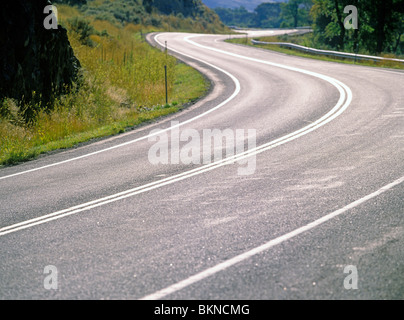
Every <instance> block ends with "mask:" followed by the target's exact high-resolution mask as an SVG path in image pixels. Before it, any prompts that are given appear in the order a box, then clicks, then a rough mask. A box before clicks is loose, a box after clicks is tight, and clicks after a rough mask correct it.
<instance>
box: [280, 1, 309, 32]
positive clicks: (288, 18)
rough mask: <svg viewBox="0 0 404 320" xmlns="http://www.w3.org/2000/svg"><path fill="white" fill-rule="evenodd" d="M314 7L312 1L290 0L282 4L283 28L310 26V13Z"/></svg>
mask: <svg viewBox="0 0 404 320" xmlns="http://www.w3.org/2000/svg"><path fill="white" fill-rule="evenodd" d="M312 5H313V3H312V0H289V1H288V2H287V3H281V16H282V18H283V20H284V23H283V26H284V27H293V28H297V27H299V26H301V25H304V24H306V25H307V24H310V21H309V11H310V8H311V7H312ZM300 22H301V23H300Z"/></svg>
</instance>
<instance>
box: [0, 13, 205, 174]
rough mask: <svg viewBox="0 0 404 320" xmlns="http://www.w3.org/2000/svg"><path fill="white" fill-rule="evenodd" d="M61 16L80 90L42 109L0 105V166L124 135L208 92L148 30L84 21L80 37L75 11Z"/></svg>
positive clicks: (199, 77) (8, 102) (11, 102)
mask: <svg viewBox="0 0 404 320" xmlns="http://www.w3.org/2000/svg"><path fill="white" fill-rule="evenodd" d="M60 12H61V14H62V16H63V13H64V12H65V13H66V15H65V16H63V21H67V22H66V24H67V29H68V30H69V40H70V43H71V45H72V47H73V49H74V52H75V54H76V56H77V57H78V58H79V60H80V63H81V65H82V67H83V68H82V74H81V80H80V85H77V86H74V87H73V88H72V89H71V90H70V91H69V92H68V93H67V94H65V95H63V96H61V97H59V98H58V99H57V100H55V101H53V102H52V104H51V105H47V106H41V105H21V103H19V102H18V101H15V100H13V99H5V100H4V101H2V102H1V105H0V111H1V112H0V114H1V117H0V166H5V165H14V164H17V163H21V162H24V161H28V160H31V159H34V158H36V157H37V156H38V155H40V154H43V153H47V152H50V151H54V150H58V149H66V148H72V147H74V146H76V145H78V144H80V143H82V142H87V141H89V140H91V139H97V138H102V137H107V136H111V135H116V134H119V133H123V132H125V131H127V130H129V129H132V128H134V127H136V126H138V125H140V124H142V123H144V122H147V121H150V120H153V119H156V118H159V117H162V116H166V115H168V114H172V113H174V112H177V111H178V110H180V109H181V108H182V107H183V106H184V105H186V104H188V103H189V102H192V101H195V100H196V99H198V98H200V97H201V96H203V95H204V94H205V93H206V92H207V90H208V89H209V86H210V84H209V82H208V81H207V80H206V79H205V77H204V76H203V75H202V74H200V73H199V72H198V71H196V70H194V69H193V68H191V67H189V66H187V65H185V64H183V63H181V62H179V61H177V60H176V59H175V58H174V57H171V56H169V55H166V54H165V53H164V52H162V51H160V50H158V49H155V48H153V47H151V46H150V45H149V44H147V43H146V42H145V40H144V38H143V35H144V33H146V32H150V31H155V30H147V28H145V27H144V26H141V25H133V24H128V25H126V26H125V27H117V26H116V25H113V24H111V23H110V22H108V21H101V20H94V21H87V20H86V21H84V22H85V24H87V25H86V30H87V31H86V32H87V37H86V38H85V39H83V38H82V37H81V36H82V35H81V34H78V32H73V31H71V30H72V29H74V28H69V25H68V24H69V22H68V21H69V18H71V17H69V15H68V14H70V15H74V16H75V17H76V16H77V15H78V12H77V11H75V10H73V11H72V10H68V8H67V7H66V10H65V11H63V7H62V10H60ZM67 13H68V14H67ZM79 18H80V17H79ZM76 20H77V19H76ZM70 21H73V22H72V23H74V20H70ZM76 22H77V21H76ZM81 22H83V21H81ZM88 30H90V31H91V32H88ZM79 31H80V30H79ZM164 66H167V71H168V97H169V101H168V102H169V103H168V104H167V103H166V101H165V79H164V78H165V77H164ZM25 108H31V109H33V110H39V111H37V113H36V115H35V117H34V119H32V120H31V121H29V122H27V121H25V119H23V117H22V114H23V110H24V109H25Z"/></svg>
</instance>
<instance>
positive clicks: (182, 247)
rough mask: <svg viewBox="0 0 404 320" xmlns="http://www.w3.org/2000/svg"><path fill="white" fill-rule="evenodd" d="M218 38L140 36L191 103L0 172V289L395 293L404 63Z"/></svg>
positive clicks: (151, 295)
mask: <svg viewBox="0 0 404 320" xmlns="http://www.w3.org/2000/svg"><path fill="white" fill-rule="evenodd" d="M228 37H229V36H223V35H197V34H183V33H161V34H150V35H148V41H149V42H150V43H151V44H153V45H156V46H159V47H161V48H164V47H165V43H166V42H167V46H168V50H169V53H170V54H172V55H175V56H177V57H178V58H179V59H181V60H183V61H185V62H186V63H188V64H189V65H191V66H192V67H194V68H196V69H198V70H199V71H200V72H202V73H203V74H205V75H206V77H207V78H208V79H209V80H210V81H211V82H212V87H211V90H210V91H209V93H208V95H207V96H206V97H204V98H203V99H201V100H199V101H197V102H196V103H195V104H194V105H192V106H190V107H188V108H186V109H184V110H182V111H181V112H179V113H177V114H175V115H172V116H169V117H165V118H163V119H160V120H158V121H155V122H153V123H149V124H147V125H144V126H142V127H139V128H137V129H136V130H133V131H130V132H127V133H124V134H122V135H119V136H115V137H111V138H108V139H104V140H102V141H98V142H95V143H91V144H87V145H83V146H81V147H78V148H75V149H71V150H68V151H64V152H57V153H54V154H50V155H46V156H43V157H41V158H39V159H37V160H34V161H31V162H28V163H25V164H21V165H18V166H14V167H6V168H3V169H1V170H0V257H1V259H0V299H4V300H7V299H144V300H147V299H150V300H157V299H167V300H179V299H186V300H189V299H192V300H222V299H240V300H253V299H255V300H273V299H276V300H278V299H336V300H337V299H338V300H339V299H341V300H345V299H403V298H404V200H403V199H404V161H403V159H404V91H403V86H404V72H402V71H399V70H390V69H380V68H371V67H364V66H357V65H347V64H340V63H332V62H326V61H319V60H310V59H305V58H300V57H294V56H288V55H284V54H281V53H276V52H271V51H266V50H262V49H257V48H252V47H247V46H242V45H234V44H230V43H226V42H224V41H223V40H225V39H227V38H228ZM207 130H216V132H217V133H225V132H226V133H228V134H229V135H231V134H234V135H233V137H238V138H240V139H239V140H237V141H239V142H240V143H239V144H237V146H239V145H241V147H242V148H237V150H236V151H237V152H235V153H234V154H231V153H230V154H228V153H226V151H228V148H227V147H226V146H228V145H226V144H224V143H223V144H222V145H216V144H215V145H214V146H213V149H214V150H211V149H209V151H211V152H210V153H211V154H210V156H209V157H207V158H206V159H205V160H206V161H200V163H197V161H194V162H192V161H188V163H187V162H186V161H184V158H186V159H188V160H189V157H188V158H187V157H185V155H189V153H187V152H185V151H187V150H189V149H185V148H186V145H187V143H188V142H189V141H188V140H187V139H179V141H177V140H178V139H177V140H176V138H178V137H179V136H180V137H181V138H184V137H185V138H186V137H187V136H186V134H193V135H197V136H199V137H203V134H204V133H205V132H206V131H207ZM237 132H238V133H242V134H243V135H240V134H238V133H237ZM176 135H177V136H176ZM165 137H166V138H167V141H168V144H167V146H168V147H167V151H168V155H169V157H168V159H169V161H168V163H157V164H156V163H154V162H153V157H151V154H152V150H154V149H153V148H155V147H156V146H158V145H159V144H158V143H159V142H160V143H162V142H164V138H165ZM250 138H251V139H250ZM252 138H253V139H252ZM195 141H196V139H195V140H194V142H195ZM189 145H190V144H188V146H189ZM196 145H198V144H196ZM161 146H163V144H161ZM202 146H205V144H200V145H199V147H200V149H203V150H202V151H203V152H207V151H208V149H206V148H202ZM226 148H227V149H226ZM235 149H236V148H235ZM162 150H163V149H160V151H162ZM184 150H185V151H184ZM183 151H184V152H183ZM215 152H218V154H220V155H222V157H221V159H220V158H215V157H214V155H215ZM158 155H159V154H158V153H156V154H155V156H158ZM161 155H162V153H161V152H160V156H161ZM193 155H194V154H193ZM193 159H195V158H193ZM209 160H210V161H209ZM243 173H244V174H243ZM49 270H50V271H49ZM348 271H349V272H348ZM51 277H53V278H51ZM49 279H52V281H49ZM47 284H48V286H47Z"/></svg>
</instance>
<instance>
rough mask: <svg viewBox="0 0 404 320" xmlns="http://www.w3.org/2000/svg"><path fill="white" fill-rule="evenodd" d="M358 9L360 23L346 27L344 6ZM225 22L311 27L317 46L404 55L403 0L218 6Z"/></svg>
mask: <svg viewBox="0 0 404 320" xmlns="http://www.w3.org/2000/svg"><path fill="white" fill-rule="evenodd" d="M347 6H354V7H355V8H356V9H357V17H358V20H357V21H358V26H357V28H355V29H350V28H347V26H346V24H345V22H346V21H345V20H346V18H347V16H348V14H347V13H346V12H344V9H345V8H346V7H347ZM215 11H216V13H217V14H218V15H219V17H220V18H221V19H222V21H223V22H224V23H225V24H226V25H230V26H238V27H249V28H296V27H301V26H312V28H313V41H314V43H315V44H317V45H318V46H322V47H324V46H325V47H328V48H332V49H337V50H350V51H354V52H358V51H362V52H369V53H373V54H379V53H382V52H387V53H395V54H404V44H403V41H404V39H403V38H404V37H403V36H402V35H403V33H404V0H289V1H288V2H287V3H272V2H271V3H262V4H260V5H259V6H258V7H257V8H256V9H255V10H254V11H253V12H249V11H247V10H246V9H245V8H243V7H240V8H236V9H228V8H216V9H215Z"/></svg>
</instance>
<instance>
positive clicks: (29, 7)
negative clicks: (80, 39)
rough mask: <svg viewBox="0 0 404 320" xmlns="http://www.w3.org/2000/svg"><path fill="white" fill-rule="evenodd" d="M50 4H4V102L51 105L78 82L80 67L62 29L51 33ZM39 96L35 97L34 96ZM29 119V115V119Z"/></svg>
mask: <svg viewBox="0 0 404 320" xmlns="http://www.w3.org/2000/svg"><path fill="white" fill-rule="evenodd" d="M48 5H50V2H49V1H47V0H30V1H27V0H13V1H3V3H2V4H1V7H0V99H3V98H4V97H9V98H14V99H17V100H20V101H32V100H33V98H34V100H35V98H36V100H38V99H40V100H41V101H42V102H47V101H49V100H51V99H52V97H54V96H55V95H58V94H60V93H62V92H63V90H64V89H65V87H66V85H67V86H69V85H71V83H72V82H73V81H74V80H75V78H76V76H77V73H78V70H79V68H80V63H79V61H78V60H77V58H76V57H75V56H74V53H73V50H72V48H71V46H70V43H69V41H68V38H67V32H66V30H65V29H63V28H62V27H61V26H58V27H57V29H47V28H45V26H44V21H45V18H46V17H48V16H49V14H50V13H49V12H48V13H44V9H45V7H46V6H48ZM33 92H35V95H33ZM27 116H29V114H28V115H27Z"/></svg>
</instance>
